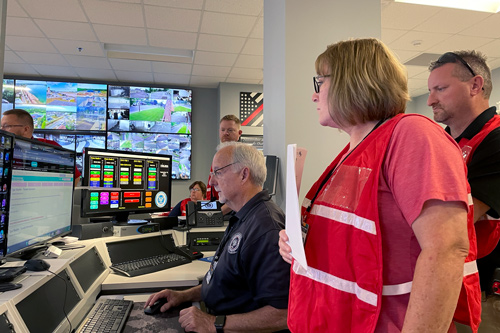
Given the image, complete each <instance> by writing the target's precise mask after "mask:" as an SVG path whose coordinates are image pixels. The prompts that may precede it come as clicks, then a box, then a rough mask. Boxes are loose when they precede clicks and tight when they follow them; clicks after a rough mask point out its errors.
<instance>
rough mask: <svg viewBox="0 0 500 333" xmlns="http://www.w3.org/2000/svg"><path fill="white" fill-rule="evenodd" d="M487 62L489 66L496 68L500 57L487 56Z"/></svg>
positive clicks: (498, 65)
mask: <svg viewBox="0 0 500 333" xmlns="http://www.w3.org/2000/svg"><path fill="white" fill-rule="evenodd" d="M487 63H488V66H489V67H490V68H498V67H500V58H491V59H490V58H489V59H488V61H487Z"/></svg>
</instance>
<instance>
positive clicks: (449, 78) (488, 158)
mask: <svg viewBox="0 0 500 333" xmlns="http://www.w3.org/2000/svg"><path fill="white" fill-rule="evenodd" d="M429 70H430V72H431V73H430V75H429V80H428V86H429V98H428V100H427V104H428V105H429V106H431V107H432V111H433V113H434V120H435V121H437V122H441V123H444V124H446V125H447V127H446V131H447V132H448V133H449V134H450V135H451V136H452V137H453V138H455V140H456V142H457V143H458V144H459V146H460V148H462V153H463V156H464V160H465V162H466V164H467V168H468V174H467V178H468V180H469V184H470V186H471V193H472V201H473V203H474V222H475V228H476V234H477V247H478V258H480V259H478V260H477V264H478V270H479V278H480V282H481V289H482V290H483V291H486V292H487V293H491V282H492V278H493V273H494V270H495V269H496V268H497V267H500V246H498V245H497V243H498V239H499V238H500V225H499V223H498V221H497V220H496V219H497V218H498V217H499V213H500V191H499V189H500V116H499V115H497V113H496V108H495V107H489V97H490V94H491V90H492V82H491V71H490V69H489V68H488V65H487V64H486V57H484V56H483V55H482V54H481V53H479V52H476V51H457V52H447V53H445V54H443V55H442V56H441V57H440V58H439V59H438V60H437V61H435V62H433V63H431V65H430V66H429ZM443 172H446V170H443Z"/></svg>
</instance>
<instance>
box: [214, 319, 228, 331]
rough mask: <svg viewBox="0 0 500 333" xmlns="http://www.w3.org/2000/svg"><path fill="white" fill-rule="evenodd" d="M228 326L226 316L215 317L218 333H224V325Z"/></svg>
mask: <svg viewBox="0 0 500 333" xmlns="http://www.w3.org/2000/svg"><path fill="white" fill-rule="evenodd" d="M225 324H226V316H225V315H222V316H215V330H216V331H217V333H224V325H225Z"/></svg>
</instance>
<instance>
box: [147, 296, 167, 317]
mask: <svg viewBox="0 0 500 333" xmlns="http://www.w3.org/2000/svg"><path fill="white" fill-rule="evenodd" d="M165 303H167V299H166V298H160V299H159V300H157V301H156V302H155V303H154V304H153V305H151V306H148V307H147V308H145V309H144V313H145V314H147V315H155V314H158V313H160V309H161V307H162V306H163V304H165Z"/></svg>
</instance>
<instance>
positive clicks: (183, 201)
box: [180, 198, 191, 216]
mask: <svg viewBox="0 0 500 333" xmlns="http://www.w3.org/2000/svg"><path fill="white" fill-rule="evenodd" d="M189 201H191V198H186V199H184V200H182V201H181V207H180V208H181V216H186V206H187V203H188V202H189Z"/></svg>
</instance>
